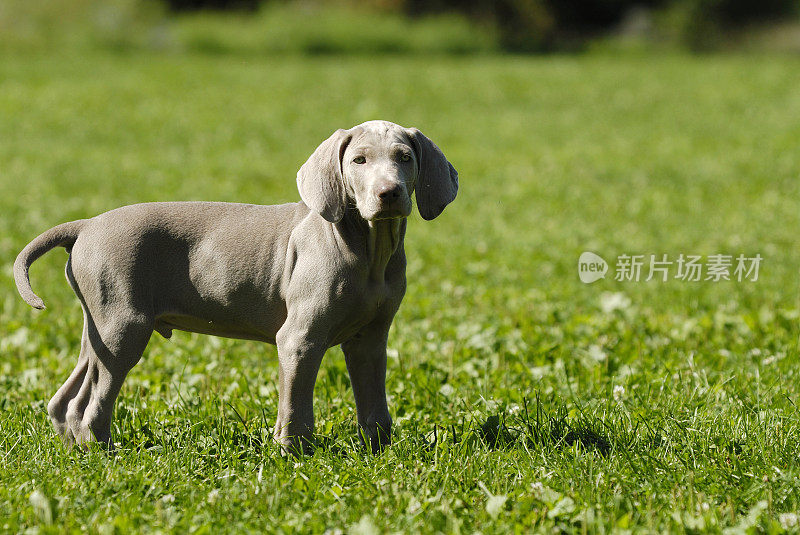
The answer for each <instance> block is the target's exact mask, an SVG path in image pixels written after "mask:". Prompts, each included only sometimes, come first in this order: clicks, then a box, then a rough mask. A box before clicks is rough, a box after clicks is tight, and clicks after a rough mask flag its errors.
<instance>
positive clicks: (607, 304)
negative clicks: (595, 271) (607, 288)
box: [600, 292, 631, 314]
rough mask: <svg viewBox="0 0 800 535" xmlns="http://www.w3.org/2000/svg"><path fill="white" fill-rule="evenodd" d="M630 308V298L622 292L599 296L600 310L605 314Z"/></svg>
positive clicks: (605, 293) (606, 293)
mask: <svg viewBox="0 0 800 535" xmlns="http://www.w3.org/2000/svg"><path fill="white" fill-rule="evenodd" d="M630 306H631V300H630V298H629V297H628V296H627V295H625V294H624V293H622V292H603V293H602V294H600V309H601V310H602V311H603V312H605V313H606V314H609V313H611V312H614V311H615V310H625V309H626V308H628V307H630Z"/></svg>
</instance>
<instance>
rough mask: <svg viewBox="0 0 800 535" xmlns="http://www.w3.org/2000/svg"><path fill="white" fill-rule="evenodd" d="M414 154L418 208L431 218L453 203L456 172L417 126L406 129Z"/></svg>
mask: <svg viewBox="0 0 800 535" xmlns="http://www.w3.org/2000/svg"><path fill="white" fill-rule="evenodd" d="M406 132H407V133H408V137H410V138H411V141H412V143H413V144H414V150H415V151H416V153H417V163H418V164H419V173H418V174H417V184H416V186H414V189H415V190H416V196H417V208H418V209H419V213H420V215H421V216H422V217H423V219H426V220H428V221H430V220H431V219H433V218H435V217H436V216H438V215H439V214H441V213H442V210H444V207H445V206H447V205H448V204H450V203H451V202H453V199H455V198H456V194H457V193H458V172H456V170H455V168H453V166H452V165H450V162H448V161H447V158H445V157H444V154H442V151H441V150H440V149H439V147H437V146H436V144H435V143H434V142H433V141H431V140H430V139H428V138H427V137H425V135H424V134H423V133H422V132H420V131H419V130H417V129H416V128H409V129H408V130H406Z"/></svg>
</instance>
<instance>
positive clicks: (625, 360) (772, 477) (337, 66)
mask: <svg viewBox="0 0 800 535" xmlns="http://www.w3.org/2000/svg"><path fill="white" fill-rule="evenodd" d="M799 85H800V63H798V62H797V60H796V59H791V58H775V57H725V58H723V57H701V58H687V57H660V58H656V59H654V58H628V59H613V58H603V57H584V58H566V57H550V58H541V59H523V58H494V57H483V58H461V59H458V58H457V59H448V58H444V57H442V58H435V59H427V60H426V59H415V58H412V57H405V58H387V57H375V58H370V57H361V58H345V57H330V58H311V59H303V58H299V57H295V58H279V57H270V58H259V57H257V56H252V55H251V56H246V57H238V56H200V55H175V56H169V57H158V56H155V55H148V54H141V53H128V54H121V55H110V54H102V53H96V52H95V53H87V54H86V55H84V56H77V55H67V54H60V55H49V56H45V55H15V56H11V55H6V56H4V57H2V58H0V117H2V120H0V140H2V141H1V142H0V266H2V270H0V288H1V289H2V290H0V292H1V293H0V303H2V309H0V310H1V311H0V354H2V359H0V429H1V430H2V433H0V459H2V461H1V462H0V482H1V483H0V531H4V532H5V531H9V532H17V531H26V530H28V529H29V528H33V529H36V530H39V531H40V532H62V531H67V532H83V531H91V532H103V533H106V532H113V531H118V532H121V533H126V532H133V531H137V530H142V529H145V530H153V531H155V530H163V531H175V532H181V533H184V532H209V533H217V532H220V531H230V532H240V531H256V532H257V531H266V532H286V533H291V532H296V531H301V532H322V531H324V530H325V529H328V528H330V529H332V530H333V531H332V533H334V532H337V531H336V530H340V531H339V532H346V533H356V532H360V533H372V532H375V531H378V532H382V531H388V532H398V531H402V532H406V531H407V532H425V533H427V532H434V531H441V532H459V531H460V532H465V533H471V532H474V531H476V530H479V531H481V532H484V533H528V532H530V531H533V530H535V531H550V530H553V529H555V530H566V531H572V530H574V531H586V532H611V531H614V530H620V531H624V530H634V531H663V530H670V531H677V532H682V531H711V532H715V531H719V532H721V531H723V530H724V529H728V528H731V529H733V530H734V531H730V533H738V532H756V531H758V532H770V533H773V532H779V531H781V529H782V526H784V525H785V526H788V525H789V524H790V523H791V517H788V516H783V517H781V515H782V514H783V515H785V514H786V513H792V512H797V511H798V509H800V493H799V492H798V491H799V490H800V465H799V464H798V456H799V455H800V418H799V417H798V410H797V403H798V399H799V397H800V374H799V373H798V367H797V364H796V363H797V358H798V345H797V344H798V338H799V337H800V328H799V327H798V325H799V321H800V301H799V300H798V266H800V250H798V247H797V231H798V228H800V210H798V200H797V199H798V195H799V194H800V187H799V186H798V176H800V152H798V150H797V142H798V139H800V122H798V121H797V117H800V92H798V91H797V87H798V86H799ZM373 118H384V119H388V120H392V121H395V122H398V123H401V124H404V125H407V126H411V125H413V126H417V127H419V128H420V129H421V130H422V131H423V132H425V133H426V134H427V135H428V136H429V137H431V138H432V139H433V140H435V141H436V142H437V143H438V144H439V146H440V147H442V149H443V150H444V152H445V154H447V156H448V157H449V159H450V161H451V162H452V163H453V164H454V165H455V167H456V168H457V169H458V170H459V172H460V178H461V190H460V192H459V197H458V199H457V200H456V202H455V203H454V204H453V205H451V206H450V207H448V209H447V210H446V211H445V213H444V214H443V215H442V216H441V217H440V218H439V219H437V220H435V221H433V222H425V221H423V220H422V219H421V218H420V217H419V216H416V215H415V216H414V217H412V220H411V221H410V223H409V231H408V236H407V241H406V250H407V253H408V257H409V267H408V276H409V286H408V293H407V295H406V298H405V300H404V303H403V306H402V307H401V310H400V312H399V314H398V316H397V318H396V320H395V325H394V327H393V330H392V332H391V335H390V340H389V346H390V359H389V372H388V385H387V386H388V392H389V396H390V408H391V410H392V413H393V416H394V418H395V422H396V424H397V425H396V429H395V434H394V438H395V443H394V445H393V446H392V447H391V448H390V449H389V450H388V451H386V452H385V453H383V454H382V455H380V456H377V457H375V456H372V455H369V454H367V453H365V452H364V451H362V450H361V449H360V448H359V447H358V446H357V445H356V444H357V443H356V440H355V425H354V405H353V401H352V395H351V392H350V386H349V380H348V378H347V373H346V368H345V364H344V361H343V358H342V356H341V353H340V351H339V350H338V349H333V350H331V351H329V353H328V355H327V357H326V359H325V361H324V362H323V365H322V369H321V370H320V374H319V380H318V382H317V387H316V414H317V425H318V431H319V441H320V443H321V446H322V447H320V448H319V449H318V450H317V452H316V453H315V455H314V456H312V457H306V458H303V459H300V460H298V461H295V460H293V459H292V460H289V459H284V458H282V457H281V456H280V455H279V454H278V452H277V451H276V448H275V447H274V446H273V444H272V443H271V440H270V427H271V425H272V424H273V423H274V420H275V414H276V404H277V393H276V389H275V383H276V380H277V366H276V352H275V349H274V348H273V347H272V346H262V345H260V344H256V343H251V342H242V341H232V340H225V339H216V338H212V337H203V336H198V335H190V334H184V333H176V335H175V336H174V337H173V339H172V340H171V341H166V340H163V339H161V338H159V337H158V336H154V337H153V339H152V341H151V343H150V346H149V348H148V351H147V352H146V354H145V358H144V359H143V360H142V362H141V363H140V364H139V365H138V366H137V367H136V368H135V369H134V370H133V371H132V373H131V374H130V376H129V378H128V381H127V382H126V384H125V386H124V387H123V391H122V394H121V396H120V399H119V402H118V405H117V411H116V420H115V425H114V435H115V440H116V441H117V442H119V444H120V447H119V449H118V453H117V454H116V455H115V456H113V457H108V456H106V455H105V454H103V453H101V452H99V451H81V450H65V449H64V448H62V447H61V446H60V444H59V443H58V440H57V438H56V437H55V435H54V432H53V430H52V429H51V427H50V425H49V423H48V421H47V417H46V413H45V405H46V402H47V400H48V399H49V398H50V396H52V394H53V393H54V392H55V390H56V389H57V388H58V386H59V385H60V384H61V383H62V382H63V381H64V379H65V378H66V376H67V375H68V373H69V371H70V370H71V369H72V367H73V365H74V362H75V359H76V357H77V353H78V346H79V337H80V326H81V321H82V320H81V314H80V310H79V307H78V304H77V301H76V299H75V298H74V296H73V295H72V294H71V291H70V290H69V288H68V286H67V284H66V282H65V280H64V278H63V265H64V261H65V259H66V256H65V255H64V253H63V251H56V252H52V253H50V254H49V255H48V256H46V257H44V258H43V259H42V260H40V261H39V262H37V264H35V265H34V267H33V269H32V281H33V285H34V288H35V289H36V290H37V292H38V293H39V294H40V295H41V296H43V298H44V299H45V302H46V303H47V305H48V309H47V310H46V311H44V312H41V313H38V312H34V311H33V310H31V309H30V308H29V307H28V306H27V305H25V304H24V303H23V302H22V300H21V299H20V298H19V297H18V296H17V294H16V290H15V289H14V285H13V280H12V276H11V264H12V262H13V259H14V257H15V255H16V254H17V252H18V251H19V250H20V249H21V248H22V247H23V246H24V245H25V244H26V243H27V242H28V241H29V240H30V239H32V238H33V237H34V236H35V235H37V234H38V233H39V232H41V231H43V230H45V229H47V228H49V227H51V226H53V225H55V224H56V223H59V222H62V221H65V220H70V219H75V218H79V217H87V216H91V215H94V214H97V213H99V212H102V211H104V210H108V209H111V208H114V207H116V206H119V205H123V204H128V203H134V202H142V201H155V200H176V199H182V200H188V199H206V200H220V201H243V202H256V203H278V202H286V201H294V200H297V199H298V195H297V192H296V191H295V185H294V184H295V182H294V175H295V173H296V170H297V168H298V167H299V166H300V164H301V163H302V162H303V161H304V160H305V158H306V157H307V156H308V155H309V154H310V152H311V151H312V150H313V149H314V148H315V146H316V145H317V144H318V143H319V142H320V141H321V140H322V139H324V138H325V137H327V136H328V135H329V134H330V132H331V131H333V130H334V129H336V128H339V127H348V126H352V125H354V124H356V123H359V122H361V121H364V120H368V119H373ZM584 250H589V251H594V252H596V253H598V254H600V255H601V256H604V257H605V258H606V259H607V260H609V261H611V262H612V263H613V260H614V259H615V258H616V256H618V255H621V254H648V255H649V254H663V253H667V254H670V255H671V256H673V257H675V256H677V255H678V254H680V253H684V254H701V255H706V256H707V255H711V254H715V253H727V254H734V255H736V254H739V253H745V254H748V255H753V254H755V253H760V254H761V255H762V256H763V257H764V260H763V263H762V266H761V273H760V277H759V280H758V281H757V282H741V283H740V282H718V283H712V282H699V283H690V282H681V281H676V280H672V281H669V282H666V283H661V282H655V281H651V282H649V283H646V282H639V283H630V282H628V283H623V282H615V281H614V280H613V277H612V276H609V277H607V278H606V279H605V280H601V281H598V282H596V283H594V284H592V285H584V284H582V283H581V282H580V281H579V280H578V277H577V259H578V256H579V254H580V253H581V252H582V251H584ZM612 270H613V265H612ZM610 275H611V274H610ZM613 303H617V304H618V305H619V306H617V307H616V308H615V307H610V305H611V304H613ZM619 387H622V388H624V392H623V391H622V390H621V389H620V388H619ZM615 389H616V393H617V395H616V396H615V395H614V392H615ZM790 529H797V528H796V527H795V528H790ZM736 530H738V531H736Z"/></svg>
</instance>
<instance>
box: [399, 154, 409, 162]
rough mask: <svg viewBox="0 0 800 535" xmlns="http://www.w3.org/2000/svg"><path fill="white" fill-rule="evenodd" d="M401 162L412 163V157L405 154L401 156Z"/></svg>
mask: <svg viewBox="0 0 800 535" xmlns="http://www.w3.org/2000/svg"><path fill="white" fill-rule="evenodd" d="M400 161H401V162H410V161H411V155H410V154H408V153H407V152H406V153H403V155H402V156H400Z"/></svg>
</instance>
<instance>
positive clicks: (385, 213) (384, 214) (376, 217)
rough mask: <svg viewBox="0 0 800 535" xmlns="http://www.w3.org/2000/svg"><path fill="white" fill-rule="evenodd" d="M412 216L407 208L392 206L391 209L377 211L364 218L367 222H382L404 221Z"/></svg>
mask: <svg viewBox="0 0 800 535" xmlns="http://www.w3.org/2000/svg"><path fill="white" fill-rule="evenodd" d="M410 214H411V210H410V208H409V209H406V208H405V207H398V206H392V207H389V208H382V209H377V210H375V211H373V212H372V214H370V215H369V217H364V219H366V220H367V221H381V220H384V219H403V218H405V217H408V216H409V215H410Z"/></svg>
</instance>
